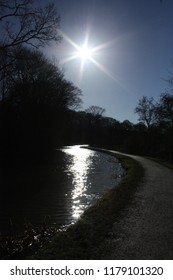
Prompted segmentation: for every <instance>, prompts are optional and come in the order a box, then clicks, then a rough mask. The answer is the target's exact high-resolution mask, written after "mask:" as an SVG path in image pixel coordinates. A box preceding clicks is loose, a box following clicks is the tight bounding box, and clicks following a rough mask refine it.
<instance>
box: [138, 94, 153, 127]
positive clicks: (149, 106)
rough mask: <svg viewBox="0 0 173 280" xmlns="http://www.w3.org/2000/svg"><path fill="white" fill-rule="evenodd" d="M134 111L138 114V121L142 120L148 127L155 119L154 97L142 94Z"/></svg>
mask: <svg viewBox="0 0 173 280" xmlns="http://www.w3.org/2000/svg"><path fill="white" fill-rule="evenodd" d="M135 113H137V114H138V115H139V121H141V122H143V123H144V124H146V125H147V127H148V128H150V126H151V124H152V123H153V122H154V120H155V106H154V99H153V98H152V97H151V98H148V97H147V96H143V97H142V99H140V100H139V103H138V106H137V107H136V108H135Z"/></svg>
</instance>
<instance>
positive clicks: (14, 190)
mask: <svg viewBox="0 0 173 280" xmlns="http://www.w3.org/2000/svg"><path fill="white" fill-rule="evenodd" d="M55 153H56V160H55V161H54V163H53V164H50V163H49V164H39V165H34V166H28V165H25V164H21V163H20V164H15V165H14V166H12V167H10V168H9V170H8V172H4V174H3V175H1V179H2V180H1V196H0V232H1V233H2V234H3V233H6V232H8V233H10V232H13V231H14V232H16V231H20V230H22V229H23V227H24V224H25V223H28V222H30V223H31V224H33V225H34V226H40V225H42V224H43V223H44V222H45V223H46V224H48V225H55V226H57V227H59V228H61V227H63V226H67V225H69V224H72V223H74V222H75V221H76V220H77V219H78V218H79V217H80V215H81V214H82V213H83V212H84V210H85V209H86V208H87V207H89V206H91V205H93V204H94V203H96V201H97V200H98V199H99V198H100V197H101V196H103V194H104V193H105V192H106V191H107V190H109V189H111V188H113V187H114V186H115V185H117V184H118V182H119V181H120V180H121V177H122V175H123V172H124V171H123V169H122V167H121V164H120V163H119V162H118V160H117V159H116V158H115V157H113V156H110V155H107V154H104V153H101V152H97V151H92V150H89V149H84V148H82V147H80V146H67V147H63V148H61V149H59V150H57V151H56V152H55Z"/></svg>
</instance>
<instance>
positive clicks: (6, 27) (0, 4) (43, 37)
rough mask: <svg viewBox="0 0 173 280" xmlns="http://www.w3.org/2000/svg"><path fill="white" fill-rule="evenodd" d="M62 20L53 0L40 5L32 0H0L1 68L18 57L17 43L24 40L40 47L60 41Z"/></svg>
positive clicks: (28, 43)
mask: <svg viewBox="0 0 173 280" xmlns="http://www.w3.org/2000/svg"><path fill="white" fill-rule="evenodd" d="M59 24H60V16H59V15H58V14H57V10H56V8H55V5H54V4H53V3H52V4H48V5H46V6H44V7H40V6H38V5H37V2H36V1H33V0H0V34H1V37H0V59H1V66H0V71H2V70H3V69H4V68H6V67H7V66H8V65H10V63H11V61H13V60H14V59H15V58H14V54H13V49H14V47H17V46H18V47H19V46H21V45H23V44H24V43H25V44H27V45H30V46H32V47H36V48H38V47H40V46H44V45H45V44H48V43H49V42H51V41H56V42H59V41H60V39H61V36H60V35H59V32H58V29H59ZM2 58H3V59H2Z"/></svg>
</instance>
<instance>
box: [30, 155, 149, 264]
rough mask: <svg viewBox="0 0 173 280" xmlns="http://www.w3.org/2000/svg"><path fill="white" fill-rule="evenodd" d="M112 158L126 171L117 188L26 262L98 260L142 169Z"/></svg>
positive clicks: (127, 160)
mask: <svg viewBox="0 0 173 280" xmlns="http://www.w3.org/2000/svg"><path fill="white" fill-rule="evenodd" d="M111 155H112V154H111ZM114 156H116V158H118V160H120V162H121V164H122V166H123V168H124V169H125V170H126V174H125V176H124V177H123V179H122V181H121V182H120V183H119V185H118V186H116V187H115V188H113V189H111V190H110V191H108V192H107V193H106V194H105V195H104V196H103V197H102V198H101V199H100V200H99V201H98V202H97V204H96V205H94V206H92V207H90V208H88V209H87V210H86V211H85V212H84V214H83V215H82V216H81V218H80V219H79V220H78V222H77V223H76V224H74V225H71V226H69V227H68V229H67V230H66V231H62V232H58V233H57V234H56V235H55V236H54V237H53V238H52V239H51V241H50V243H49V244H48V245H47V246H45V247H44V248H42V249H40V250H39V251H38V252H37V253H36V254H35V255H34V256H32V257H30V258H29V259H63V260H65V259H70V260H75V259H78V260H80V259H99V256H98V254H97V250H98V248H99V247H100V246H101V244H102V242H104V240H105V239H106V238H107V237H108V235H109V234H110V232H111V230H112V226H113V223H114V222H116V221H117V220H119V219H120V218H121V214H122V210H124V209H125V208H126V207H129V206H130V203H131V200H132V197H133V194H134V192H135V190H136V189H137V187H138V185H139V182H140V180H141V178H142V177H143V175H144V169H143V168H142V166H141V165H140V164H139V163H137V162H136V161H135V160H133V159H131V158H129V157H125V156H122V155H119V154H116V155H114Z"/></svg>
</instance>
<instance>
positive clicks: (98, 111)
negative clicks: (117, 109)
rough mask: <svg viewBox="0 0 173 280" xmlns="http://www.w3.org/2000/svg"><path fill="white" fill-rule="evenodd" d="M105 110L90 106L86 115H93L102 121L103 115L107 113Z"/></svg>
mask: <svg viewBox="0 0 173 280" xmlns="http://www.w3.org/2000/svg"><path fill="white" fill-rule="evenodd" d="M105 111H106V110H105V109H103V108H101V107H99V106H90V107H89V108H88V109H86V110H85V112H86V113H88V114H91V115H93V116H94V117H96V118H98V119H100V117H102V115H103V114H104V113H105Z"/></svg>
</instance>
